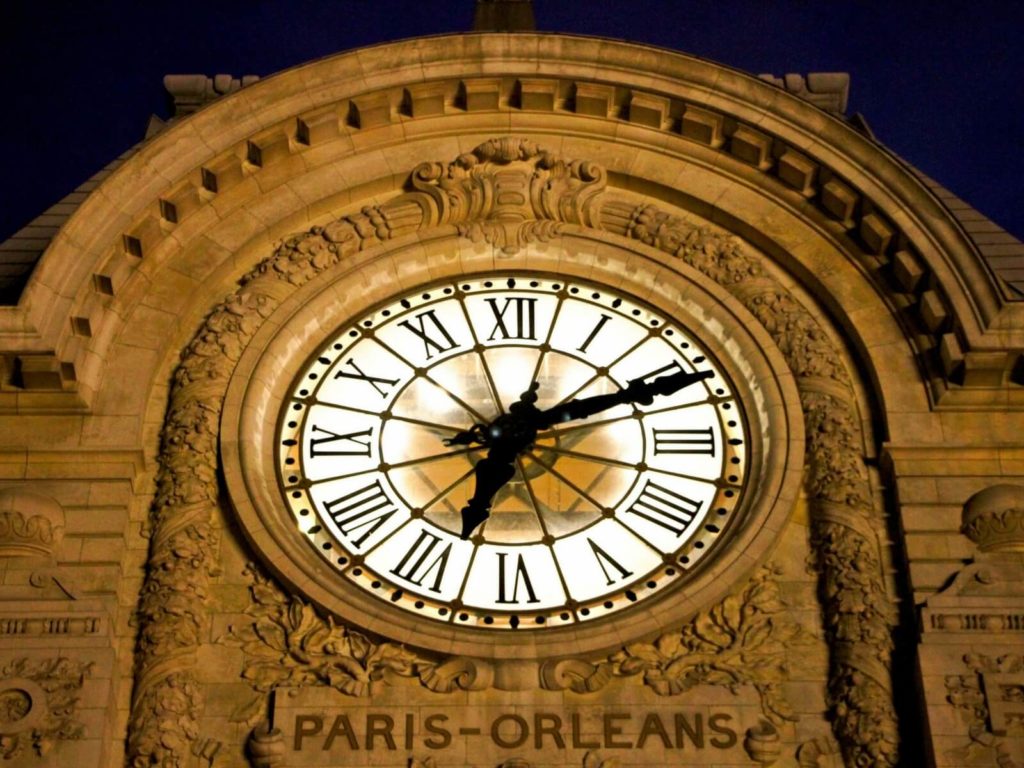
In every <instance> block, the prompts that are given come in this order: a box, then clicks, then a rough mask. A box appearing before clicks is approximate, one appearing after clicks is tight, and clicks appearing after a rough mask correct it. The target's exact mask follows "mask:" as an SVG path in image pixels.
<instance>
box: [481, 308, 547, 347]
mask: <svg viewBox="0 0 1024 768" xmlns="http://www.w3.org/2000/svg"><path fill="white" fill-rule="evenodd" d="M485 301H486V302H487V303H488V304H490V305H491V311H492V312H493V313H494V329H493V330H492V331H491V335H490V336H489V337H488V338H487V340H488V341H494V336H495V335H496V334H498V333H500V334H501V338H503V339H534V340H536V338H537V337H536V336H535V335H534V333H535V328H534V321H535V319H536V308H537V300H536V299H525V298H512V299H505V303H504V304H503V305H502V307H501V309H498V300H497V299H485ZM510 306H514V307H515V312H513V313H512V315H511V317H510V318H509V319H508V320H507V321H506V317H505V315H506V313H507V312H508V308H509V307H510ZM506 322H507V323H508V324H510V325H512V330H509V325H508V324H506Z"/></svg>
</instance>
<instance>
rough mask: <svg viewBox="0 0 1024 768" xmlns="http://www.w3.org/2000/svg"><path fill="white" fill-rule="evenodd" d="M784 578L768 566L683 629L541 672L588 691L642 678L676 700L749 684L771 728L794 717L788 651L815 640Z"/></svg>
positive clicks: (556, 682)
mask: <svg viewBox="0 0 1024 768" xmlns="http://www.w3.org/2000/svg"><path fill="white" fill-rule="evenodd" d="M779 574H780V571H779V570H778V569H777V568H775V567H774V566H765V567H764V568H762V569H761V571H760V572H759V573H758V574H757V575H756V576H754V578H753V579H751V581H750V582H749V583H748V584H747V586H746V587H745V588H744V589H743V590H742V591H741V592H739V593H737V594H736V595H733V596H730V597H727V598H726V599H725V600H723V601H722V602H721V603H719V604H718V605H716V606H714V607H712V608H711V609H709V610H708V611H706V612H704V613H701V614H698V615H697V616H695V617H694V618H693V619H691V621H690V622H689V623H688V624H687V625H685V626H684V627H683V628H682V630H681V631H679V632H670V633H667V634H664V635H662V636H661V637H659V638H658V639H657V640H655V641H654V642H653V643H633V644H631V645H628V646H626V647H625V648H623V649H622V650H620V651H618V652H616V653H614V654H613V655H612V656H610V657H609V658H608V659H607V661H604V662H601V663H599V664H596V665H594V664H588V663H587V662H583V661H579V660H573V659H568V660H561V661H553V662H548V663H546V664H545V665H544V668H543V669H542V671H541V675H542V679H543V681H544V683H545V686H546V687H549V688H555V689H558V688H571V689H572V690H574V691H576V692H577V693H584V692H589V691H595V690H598V689H600V688H602V687H604V685H606V684H607V683H608V682H609V681H610V680H611V679H612V678H613V677H625V676H630V675H643V680H644V683H646V684H647V685H648V686H649V687H650V688H651V689H652V690H653V691H654V692H655V693H656V694H658V695H659V696H676V695H680V694H684V693H686V692H687V691H689V690H691V689H692V688H694V687H695V686H698V685H717V686H722V687H725V688H728V689H729V690H730V691H732V692H733V693H737V692H738V690H739V688H740V687H741V686H745V685H749V686H752V687H753V688H754V689H755V690H756V691H757V693H758V696H759V697H760V699H761V710H762V712H763V714H764V716H765V718H767V719H768V720H769V721H770V722H771V723H773V724H776V725H778V724H781V723H782V722H784V721H786V720H795V719H796V717H795V716H794V714H793V712H792V709H791V708H790V706H789V704H788V702H787V701H786V700H785V698H784V697H783V695H782V684H783V683H784V682H785V681H786V680H787V679H788V676H789V670H788V667H787V662H786V649H787V648H790V647H793V646H794V645H800V644H803V643H806V642H809V639H810V638H809V637H808V636H807V635H806V633H805V632H804V631H803V629H802V628H801V627H800V626H799V625H798V624H797V623H796V622H795V621H794V620H793V619H792V618H791V617H790V615H789V613H788V612H787V610H786V605H785V603H784V602H783V601H782V598H781V596H780V594H779V589H778V583H777V577H778V576H779Z"/></svg>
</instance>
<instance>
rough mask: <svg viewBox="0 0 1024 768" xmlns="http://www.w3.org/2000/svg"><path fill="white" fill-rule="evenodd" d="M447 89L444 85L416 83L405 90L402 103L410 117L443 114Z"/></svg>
mask: <svg viewBox="0 0 1024 768" xmlns="http://www.w3.org/2000/svg"><path fill="white" fill-rule="evenodd" d="M446 95H447V88H446V86H445V85H444V83H416V84H415V85H410V86H408V87H407V88H406V89H405V93H404V94H403V102H404V104H405V109H406V110H407V111H408V113H409V116H410V117H436V116H438V115H443V114H444V107H445V101H446Z"/></svg>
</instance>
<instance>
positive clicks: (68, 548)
mask: <svg viewBox="0 0 1024 768" xmlns="http://www.w3.org/2000/svg"><path fill="white" fill-rule="evenodd" d="M801 82H802V81H801ZM807 82H808V83H810V86H808V87H809V88H810V90H811V91H814V90H815V88H814V87H813V86H814V82H816V81H813V82H812V80H808V81H807ZM784 85H785V87H779V86H778V85H777V84H774V83H772V82H766V81H765V80H762V79H758V78H755V77H753V76H746V75H742V74H740V73H737V72H734V71H731V70H727V69H724V68H721V67H718V66H716V65H713V64H710V63H708V62H705V61H701V60H698V59H694V58H690V57H687V56H684V55H682V54H675V53H670V52H665V51H655V50H652V49H649V48H645V47H642V46H633V45H629V44H626V43H618V42H611V41H604V40H594V39H585V38H572V37H560V36H537V35H532V34H528V33H519V34H513V35H502V34H480V35H465V36H459V37H453V38H432V39H427V40H411V41H406V42H401V43H395V44H392V45H386V46H380V47H376V48H373V49H369V50H364V51H355V52H351V53H346V54H340V55H338V56H335V57H331V58H328V59H324V60H321V61H317V62H314V63H312V64H309V65H305V66H304V67H301V68H297V69H295V70H290V71H288V72H285V73H282V74H280V75H277V76H275V77H273V78H268V79H265V80H261V81H259V82H253V83H251V84H247V85H246V87H244V88H239V89H233V88H227V89H226V90H227V91H228V92H229V93H228V94H227V95H224V96H223V97H221V98H219V99H217V100H215V101H213V102H210V103H207V104H206V105H205V106H203V107H202V108H200V109H198V110H197V111H195V112H194V113H192V114H189V115H187V116H183V117H181V118H180V119H178V120H176V121H174V122H173V123H171V124H170V125H169V126H168V127H166V128H165V129H164V130H162V131H161V132H160V133H159V134H157V135H155V136H154V137H152V138H151V139H149V140H148V141H147V142H146V143H145V144H144V145H142V146H141V147H140V148H139V150H138V151H137V152H136V153H135V154H133V155H132V156H130V157H128V158H127V159H125V160H124V162H123V163H122V164H121V165H120V166H119V167H118V168H117V169H116V170H115V171H113V172H112V173H111V174H110V175H109V176H108V177H106V178H105V179H104V180H103V181H102V182H101V183H100V184H99V185H98V187H97V188H96V189H95V190H94V191H93V192H91V193H90V194H89V195H88V196H87V197H86V199H85V200H84V201H83V202H81V204H80V205H79V206H78V208H77V210H76V211H75V212H74V213H73V214H72V215H71V216H70V217H69V219H68V220H67V221H66V223H65V224H64V225H63V226H62V227H61V229H60V231H59V232H58V233H57V234H56V236H55V237H54V238H53V240H52V241H51V243H50V245H49V246H48V248H47V250H46V251H45V253H44V254H43V256H42V258H41V260H40V261H39V263H38V265H37V266H36V268H35V270H34V272H33V274H32V277H31V279H30V280H29V283H28V285H27V287H26V289H25V290H24V292H23V294H22V296H21V300H20V302H19V304H18V305H17V307H9V308H4V310H3V312H2V317H3V323H4V326H3V340H2V345H3V346H2V348H0V356H2V360H3V364H4V366H5V368H6V371H7V375H6V378H5V380H6V381H9V382H10V383H9V384H7V385H5V386H4V387H3V388H2V389H0V409H2V412H0V434H2V435H3V440H2V448H0V457H2V464H0V466H2V467H3V470H2V471H3V473H4V474H3V477H2V484H0V571H2V573H3V580H2V586H0V590H2V591H0V628H2V629H3V631H2V632H0V702H3V704H4V706H3V707H0V754H2V755H3V757H4V758H5V759H9V760H11V761H13V762H12V764H14V765H26V766H28V765H40V766H46V765H71V764H75V765H81V766H83V768H84V766H107V765H122V764H129V765H132V766H149V765H153V766H205V765H213V766H224V767H225V768H228V767H229V766H246V765H252V766H293V765H294V766H300V765H305V766H325V767H326V766H333V765H382V766H386V765H393V766H406V765H417V766H420V765H422V766H438V768H442V767H443V766H447V765H451V766H455V765H475V766H487V765H493V766H496V765H504V766H513V765H516V766H526V765H536V766H569V765H576V766H579V765H582V766H585V767H586V768H597V767H599V766H605V765H607V766H612V765H638V766H639V765H666V764H673V765H737V766H739V765H745V766H749V765H761V766H773V765H774V766H779V767H780V768H781V767H782V766H840V765H850V766H885V765H897V764H899V765H934V766H960V765H1016V764H1024V754H1022V752H1021V750H1022V749H1024V738H1022V735H1021V733H1022V731H1021V724H1022V723H1024V705H1022V704H1021V701H1022V691H1024V661H1022V658H1024V657H1022V654H1024V634H1022V633H1024V615H1022V609H1021V606H1022V605H1024V603H1022V594H1021V590H1022V587H1021V583H1022V581H1024V539H1022V533H1021V532H1022V530H1024V521H1022V517H1021V515H1022V511H1021V510H1022V509H1024V505H1022V497H1024V492H1022V490H1021V487H1022V486H1024V483H1022V482H1021V476H1022V475H1024V461H1022V456H1024V452H1022V447H1021V445H1022V444H1021V441H1020V435H1021V434H1022V433H1024V417H1022V416H1021V410H1020V408H1021V404H1022V402H1024V390H1020V389H1019V388H1020V384H1019V383H1018V381H1019V380H1020V374H1019V370H1020V365H1021V353H1022V350H1024V338H1022V337H1021V335H1020V330H1019V329H1020V328H1024V306H1022V305H1021V304H1020V303H1019V302H1017V301H1015V300H1014V298H1013V296H1012V295H1011V292H1010V291H1008V290H1007V289H1006V286H1005V285H1004V284H1003V283H1002V282H1001V281H1000V280H999V278H998V277H997V276H996V275H995V274H994V273H993V272H992V271H991V270H990V269H989V267H988V266H987V265H986V263H985V261H984V259H983V258H982V255H981V254H980V253H979V250H978V248H977V246H976V245H975V244H974V242H972V241H971V240H970V239H969V237H968V236H967V234H966V233H965V231H964V230H963V228H961V227H960V226H959V225H958V223H957V221H956V220H955V219H954V218H953V216H952V215H951V214H950V213H949V212H948V211H947V210H946V209H945V208H944V206H943V204H942V202H941V201H940V200H939V199H938V198H936V197H935V196H934V195H933V194H932V192H931V191H930V190H929V189H928V188H927V187H926V186H925V185H924V184H923V183H922V182H921V181H920V180H919V179H918V177H917V176H915V175H914V174H912V173H911V172H909V171H908V169H907V168H906V167H905V166H904V165H903V164H902V163H901V162H899V161H898V160H897V159H895V158H894V157H892V156H891V155H890V154H888V153H887V152H886V151H885V150H884V148H881V147H880V146H879V145H878V144H877V143H876V142H874V141H873V140H872V139H870V138H869V137H866V136H864V135H863V134H861V133H859V132H858V131H857V130H856V129H855V128H854V127H851V125H849V124H847V123H846V122H844V121H843V120H842V119H841V118H840V117H838V116H837V115H835V114H832V113H830V112H829V111H826V109H822V108H820V107H819V106H817V105H815V104H814V103H813V102H812V101H807V100H805V99H803V98H801V91H800V89H799V88H795V87H790V84H789V83H788V81H787V82H786V83H784ZM805 90H806V89H805ZM805 95H806V94H805ZM204 98H205V97H204ZM830 103H831V102H830ZM833 106H834V105H833ZM509 270H516V271H521V272H522V273H523V274H546V275H561V276H565V277H574V278H579V279H586V280H591V281H595V282H598V283H606V284H608V285H615V286H616V287H617V289H618V290H621V291H624V292H626V293H628V294H630V295H634V296H637V297H638V298H640V299H642V300H644V301H646V302H649V303H650V304H652V305H654V306H657V307H658V308H659V309H660V310H662V311H665V312H666V313H670V314H672V315H673V316H678V317H679V318H695V319H696V318H700V319H701V322H704V323H705V324H706V325H705V327H707V328H710V329H717V330H714V331H709V338H708V341H707V343H708V344H709V345H711V347H712V349H713V350H715V352H716V354H717V355H719V356H720V357H721V358H722V359H725V360H730V359H732V360H735V361H737V362H735V363H734V364H733V366H734V369H735V370H734V374H733V375H734V378H736V379H737V380H740V379H743V380H744V381H747V382H748V384H747V385H744V386H745V387H746V388H745V389H743V392H742V393H741V396H742V397H743V398H745V399H746V400H745V401H746V402H748V404H749V405H748V408H749V410H750V412H751V413H752V414H754V413H755V412H756V413H757V414H762V415H759V416H757V417H756V418H754V417H753V416H752V419H754V421H756V423H757V424H759V425H762V427H763V433H762V434H761V440H762V442H761V445H762V447H761V448H758V449H757V451H759V453H758V454H757V456H758V462H759V463H758V464H757V467H758V473H757V477H756V478H755V479H754V480H753V481H752V484H751V490H750V492H749V498H750V499H751V501H749V503H746V507H745V513H744V514H745V516H744V517H743V519H742V524H738V525H737V526H735V527H734V529H733V530H731V531H728V532H727V536H725V537H723V539H722V540H721V541H720V542H719V543H718V544H716V545H715V546H714V547H712V548H710V552H709V553H708V555H707V557H705V558H704V559H703V560H701V562H700V563H699V565H698V566H697V567H694V568H693V569H692V570H693V573H692V575H690V576H688V577H687V580H685V581H684V582H683V583H682V586H680V587H679V588H676V589H675V591H674V592H672V593H671V594H669V595H667V596H666V597H665V598H664V599H662V600H660V601H658V602H653V603H651V604H652V605H654V606H655V608H654V609H651V608H643V607H638V608H637V610H635V611H634V612H633V614H630V613H628V612H625V613H623V614H622V616H623V617H624V618H623V619H615V620H613V619H612V618H611V617H607V619H606V620H595V621H593V622H590V623H589V624H588V625H587V626H585V627H582V628H581V629H579V630H578V631H573V632H565V631H561V630H553V629H552V630H547V629H545V630H540V631H532V633H530V634H528V633H525V632H520V633H515V632H513V633H509V632H505V633H504V634H500V635H499V634H496V633H493V632H492V633H491V634H490V635H488V634H486V633H481V632H480V631H476V632H475V633H474V632H465V631H460V630H458V629H457V628H454V627H453V628H452V629H450V630H447V629H446V630H444V631H441V630H435V629H431V628H429V627H427V626H426V625H423V626H420V625H418V624H417V623H416V622H415V621H413V620H411V619H409V620H402V619H400V618H396V614H394V613H393V612H392V608H391V607H390V606H389V605H388V604H387V602H388V601H387V600H386V599H385V600H381V601H377V602H376V603H375V602H374V601H373V600H370V599H369V598H367V599H366V600H364V601H359V600H349V599H348V598H347V597H346V593H345V588H344V586H343V585H341V586H339V585H338V583H337V582H336V581H332V579H333V578H334V577H333V576H332V575H331V574H330V573H329V572H327V571H326V570H324V569H322V568H319V567H318V566H317V565H316V563H315V561H312V560H309V559H308V558H305V554H304V552H305V550H304V549H303V547H302V546H300V544H301V542H300V543H298V544H297V543H296V542H295V541H294V540H293V537H292V538H290V534H289V532H288V531H287V530H286V528H287V526H285V525H283V524H282V523H281V522H280V521H279V520H278V519H277V517H275V515H276V514H277V513H276V512H275V509H277V508H279V507H280V506H281V498H280V495H279V492H277V491H276V490H275V485H274V484H275V483H276V480H275V477H276V476H275V474H274V469H273V466H274V464H273V462H274V458H273V433H274V429H275V426H274V425H275V423H276V421H277V418H278V417H277V409H278V407H279V405H280V402H281V399H282V397H283V396H282V390H283V388H287V387H288V386H289V385H290V383H291V381H292V379H293V377H294V376H295V375H296V372H297V371H298V370H299V366H300V365H301V364H302V361H303V360H304V359H305V358H307V357H308V356H309V355H310V354H312V350H314V349H315V348H316V347H317V345H318V344H319V343H321V342H322V340H323V339H324V338H326V336H327V334H329V333H331V332H332V331H333V330H334V329H336V328H338V327H340V326H342V325H343V324H344V323H345V322H346V321H347V320H349V319H350V318H352V317H354V316H358V315H359V313H360V312H363V311H365V310H367V308H372V307H374V306H375V305H377V304H379V303H380V302H382V301H383V300H385V299H387V298H389V297H391V296H395V295H397V294H398V293H401V292H402V291H408V290H411V289H413V288H415V287H417V286H427V285H431V284H434V283H436V282H437V281H439V280H441V279H448V278H455V277H456V276H460V275H481V274H487V273H489V272H496V271H503V272H508V271H509ZM695 322H696V320H695ZM730 356H732V357H730ZM275 494H277V495H275ZM378 603H379V604H378ZM922 745H923V747H922Z"/></svg>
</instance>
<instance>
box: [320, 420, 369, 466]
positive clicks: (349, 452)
mask: <svg viewBox="0 0 1024 768" xmlns="http://www.w3.org/2000/svg"><path fill="white" fill-rule="evenodd" d="M313 431H314V432H321V433H323V434H325V435H329V437H311V438H310V440H309V455H310V456H312V457H314V458H315V457H317V456H369V455H370V441H371V440H372V439H373V427H370V428H369V429H364V430H362V431H361V432H349V433H348V434H345V435H339V434H337V433H336V432H331V430H329V429H324V428H323V427H318V426H317V425H316V424H314V425H313ZM361 437H365V438H366V440H365V441H363V440H360V439H359V438H361ZM335 443H337V445H334V444H335ZM321 445H330V446H331V447H330V448H321V447H320V446H321Z"/></svg>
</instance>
